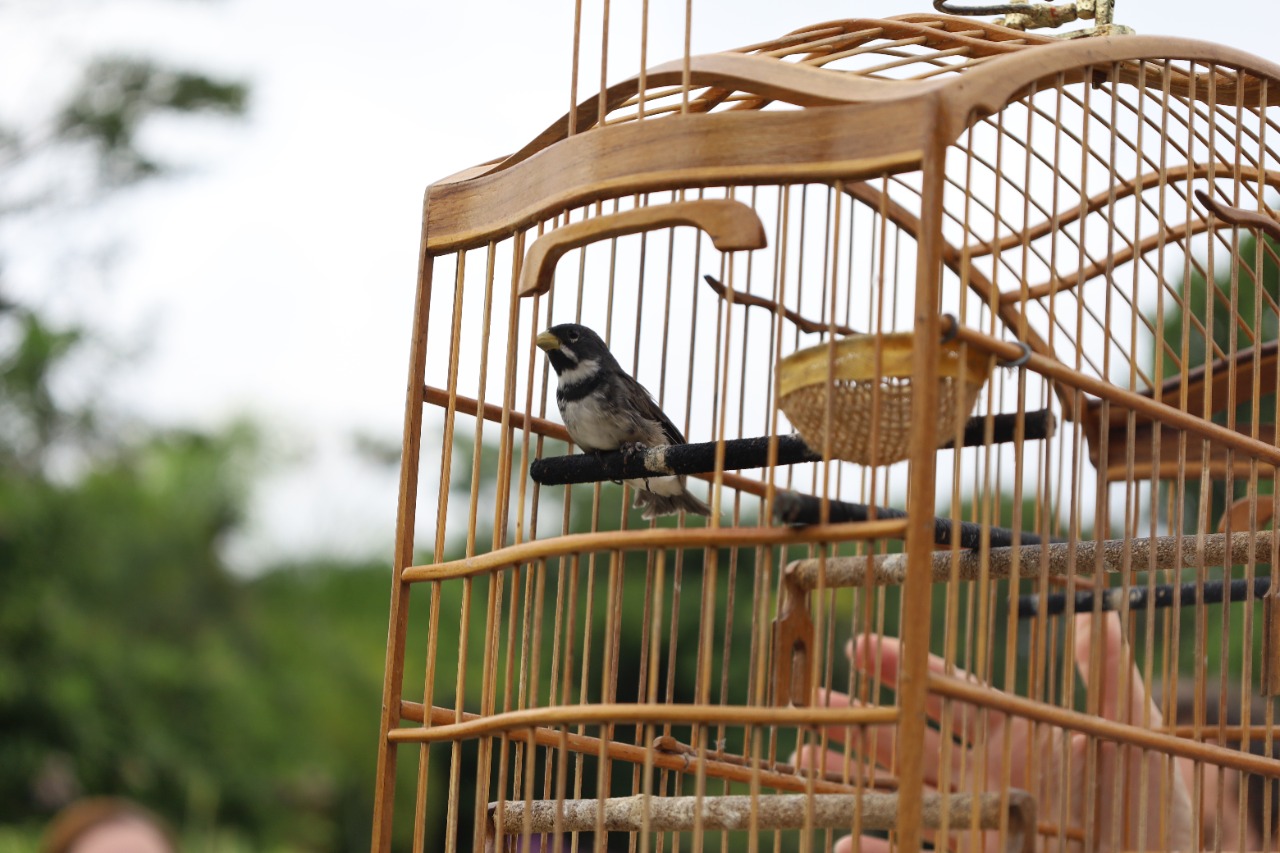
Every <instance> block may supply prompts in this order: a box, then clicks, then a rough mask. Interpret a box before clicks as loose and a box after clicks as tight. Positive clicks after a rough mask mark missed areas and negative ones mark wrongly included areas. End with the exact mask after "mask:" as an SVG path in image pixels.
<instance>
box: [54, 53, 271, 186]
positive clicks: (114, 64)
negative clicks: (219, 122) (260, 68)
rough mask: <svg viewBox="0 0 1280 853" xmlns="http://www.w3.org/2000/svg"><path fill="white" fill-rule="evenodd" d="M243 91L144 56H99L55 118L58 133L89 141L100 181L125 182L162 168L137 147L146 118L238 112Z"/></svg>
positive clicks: (241, 108)
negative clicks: (163, 64)
mask: <svg viewBox="0 0 1280 853" xmlns="http://www.w3.org/2000/svg"><path fill="white" fill-rule="evenodd" d="M248 95H249V89H248V87H247V86H246V85H245V84H243V83H234V82H226V81H221V80H217V79H214V78H212V77H208V76H206V75H204V74H197V73H192V72H190V71H185V70H179V69H174V68H166V67H163V66H160V65H157V64H155V63H153V62H150V61H147V60H141V59H133V58H124V57H109V58H102V59H98V60H96V61H94V62H93V63H91V64H90V66H89V67H88V68H87V69H86V70H85V73H84V78H83V80H82V82H81V84H80V88H79V89H78V91H77V92H76V93H75V94H74V95H73V96H72V98H71V100H70V102H69V103H68V104H67V105H66V107H64V108H63V110H62V113H61V115H60V116H59V118H58V132H59V134H60V135H61V136H62V137H63V138H65V139H69V140H81V141H85V142H88V143H90V144H91V145H92V146H93V148H94V153H95V154H96V159H97V163H98V168H99V174H100V176H101V177H102V178H103V179H104V181H105V182H106V183H108V184H123V183H130V182H132V181H136V180H139V179H141V178H145V177H148V176H151V175H154V174H156V173H157V172H160V171H161V170H162V168H163V166H162V164H161V163H160V162H159V161H158V160H156V159H155V158H154V157H152V156H151V155H149V154H147V153H145V152H143V151H142V150H141V149H140V148H139V147H138V141H137V140H138V132H139V130H140V128H141V127H142V125H143V123H144V122H145V121H146V120H147V119H148V118H150V117H152V116H155V115H158V114H164V113H185V114H193V113H208V112H217V113H224V114H228V115H240V114H241V113H243V112H244V109H245V106H246V104H247V102H248Z"/></svg>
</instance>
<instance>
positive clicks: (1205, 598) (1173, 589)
mask: <svg viewBox="0 0 1280 853" xmlns="http://www.w3.org/2000/svg"><path fill="white" fill-rule="evenodd" d="M1252 585H1253V596H1254V597H1255V598H1261V597H1262V596H1264V595H1266V594H1267V592H1268V591H1269V590H1270V589H1271V578H1270V577H1259V578H1254V579H1253V581H1252ZM1249 586H1250V581H1249V580H1248V579H1246V578H1237V579H1235V580H1233V581H1231V582H1229V583H1224V582H1223V581H1205V583H1204V585H1203V587H1202V586H1201V585H1200V584H1198V583H1195V582H1192V583H1184V584H1160V585H1159V586H1156V587H1154V588H1148V587H1145V586H1131V587H1129V588H1128V589H1125V588H1124V587H1113V588H1111V589H1105V590H1101V591H1100V593H1099V592H1097V591H1095V590H1092V589H1089V590H1081V591H1079V592H1077V593H1076V594H1075V605H1076V606H1075V612H1076V613H1092V612H1093V609H1094V595H1095V594H1100V595H1101V597H1102V601H1101V602H1100V604H1099V609H1100V610H1102V611H1104V612H1109V611H1117V610H1120V609H1121V608H1122V607H1123V606H1124V603H1125V601H1126V600H1127V601H1128V607H1129V609H1130V610H1147V609H1159V608H1162V607H1174V606H1178V605H1181V606H1182V607H1190V606H1192V605H1194V604H1197V603H1200V604H1221V603H1222V602H1224V601H1244V600H1245V599H1246V598H1248V597H1249ZM1179 588H1181V595H1178V592H1179ZM1067 598H1068V596H1067V594H1066V593H1062V592H1054V593H1049V594H1048V595H1046V596H1045V609H1044V612H1045V615H1046V616H1058V615H1061V614H1063V613H1066V612H1067ZM1039 615H1040V596H1039V595H1037V594H1032V595H1023V596H1019V597H1018V618H1019V619H1030V618H1032V617H1035V616H1039Z"/></svg>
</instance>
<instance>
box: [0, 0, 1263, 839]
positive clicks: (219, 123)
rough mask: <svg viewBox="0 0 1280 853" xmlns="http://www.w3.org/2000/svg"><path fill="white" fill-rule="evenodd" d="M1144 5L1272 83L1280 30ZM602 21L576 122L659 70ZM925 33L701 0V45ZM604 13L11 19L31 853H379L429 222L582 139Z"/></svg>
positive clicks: (14, 551) (2, 807) (617, 26)
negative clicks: (144, 817) (377, 768)
mask: <svg viewBox="0 0 1280 853" xmlns="http://www.w3.org/2000/svg"><path fill="white" fill-rule="evenodd" d="M1119 5H1120V8H1119V11H1118V14H1117V20H1118V21H1120V22H1122V23H1126V24H1129V25H1130V26H1133V27H1134V28H1136V29H1137V30H1138V32H1140V33H1144V34H1169V35H1179V36H1185V37H1195V38H1201V39H1206V40H1209V41H1216V42H1219V43H1223V44H1227V45H1231V46H1234V47H1238V48H1241V49H1243V50H1246V51H1248V52H1252V53H1256V54H1258V55H1263V56H1266V55H1268V53H1269V52H1271V51H1273V50H1274V41H1273V39H1274V35H1273V33H1274V26H1271V25H1273V24H1274V23H1275V14H1276V13H1275V10H1274V9H1273V8H1272V7H1271V4H1267V3H1262V2H1254V3H1250V2H1243V0H1237V2H1230V0H1229V2H1228V3H1227V4H1219V6H1218V7H1217V8H1216V9H1215V12H1216V13H1217V17H1215V18H1212V19H1209V18H1205V17H1203V16H1204V14H1205V13H1204V12H1203V11H1197V8H1198V7H1196V6H1193V5H1192V4H1191V3H1190V2H1161V3H1151V2H1147V3H1137V2H1132V0H1130V2H1127V3H1126V2H1123V1H1122V2H1121V3H1120V4H1119ZM583 6H584V8H583V12H582V14H583V19H582V28H583V33H584V37H583V43H584V48H583V56H582V68H583V70H582V72H581V78H580V83H579V92H578V98H579V99H581V98H585V97H587V96H588V95H590V94H592V93H594V92H595V91H596V90H597V89H598V87H599V81H600V79H601V77H602V76H603V77H604V78H605V79H607V81H608V82H610V83H613V82H617V81H618V80H621V79H624V78H626V77H628V76H631V75H632V74H634V73H636V71H637V70H638V67H639V64H640V61H641V60H640V53H639V50H640V38H639V32H640V22H641V3H640V0H631V1H630V2H625V3H613V4H612V5H611V6H609V7H608V11H607V16H606V8H605V7H602V6H601V4H599V3H586V4H583ZM928 6H929V4H928V3H927V2H925V0H918V2H911V3H906V2H897V1H896V0H882V2H879V3H875V4H867V3H859V4H849V3H836V2H812V3H807V4H776V3H754V2H752V3H741V2H739V3H732V4H731V3H713V2H705V3H701V4H698V5H697V6H695V8H694V10H693V17H692V19H691V20H692V33H691V43H692V48H693V50H694V52H709V51H715V50H723V49H727V48H731V47H736V46H740V45H745V44H750V43H752V42H755V41H759V40H762V39H766V38H769V37H772V36H776V35H779V34H781V33H783V32H787V31H789V30H792V29H795V28H797V27H800V26H802V25H806V24H810V23H814V22H817V21H822V20H829V19H834V18H843V17H852V16H875V15H892V14H899V13H904V12H911V11H926V10H927V9H928ZM648 7H649V14H650V26H649V32H648V58H647V64H649V65H656V64H659V63H661V62H665V61H667V60H670V59H675V58H678V57H679V56H680V54H681V51H682V49H683V42H684V35H685V34H684V20H685V5H684V3H683V2H659V0H653V2H651V3H649V4H648ZM573 15H574V4H572V3H569V2H559V3H555V4H549V3H527V2H526V3H517V2H494V3H483V4H482V3H474V4H470V3H453V4H447V3H434V4H427V3H421V2H408V0H370V2H366V3H362V4H359V5H358V6H357V5H356V4H339V3H332V2H313V3H297V2H293V3H290V2H284V0H252V2H251V0H0V853H8V851H20V850H33V849H36V846H37V844H38V839H39V837H40V832H41V830H42V827H43V826H44V825H45V823H46V822H47V821H48V819H49V817H50V816H51V815H52V814H54V813H55V812H56V811H57V810H58V809H59V808H60V807H62V806H63V805H65V804H66V803H68V802H70V801H72V800H74V799H76V798H77V797H80V796H83V795H87V794H122V795H127V796H130V797H133V798H135V799H137V800H138V801H140V802H143V803H145V804H146V805H148V806H149V807H150V808H152V809H154V810H156V811H157V812H159V813H160V814H162V815H163V816H164V817H165V818H166V819H167V820H169V821H170V822H171V824H172V825H173V826H174V827H176V829H177V830H178V832H179V834H180V835H181V836H182V837H183V838H184V839H185V840H186V842H187V846H188V847H189V848H190V849H207V850H317V851H322V850H323V851H328V850H333V851H337V850H358V849H361V848H362V847H365V846H366V845H367V844H368V832H369V819H370V814H371V808H372V797H373V765H374V759H375V756H376V736H377V728H378V709H379V704H380V683H381V677H382V668H383V659H384V647H385V640H386V619H387V600H388V598H387V596H388V592H389V587H390V583H389V581H390V568H389V562H390V554H391V545H392V541H391V537H392V530H393V526H394V520H395V492H396V477H397V465H398V460H399V440H400V427H401V422H402V417H403V404H404V376H405V370H406V367H407V356H408V336H409V323H410V311H411V308H412V304H413V288H414V281H415V273H416V263H417V248H418V234H419V229H420V226H421V222H420V217H421V202H422V193H423V191H424V189H425V187H426V186H427V185H428V184H429V183H430V182H431V181H433V180H435V179H438V178H441V177H444V176H446V175H449V174H451V173H453V172H456V171H458V170H460V169H462V168H465V167H467V166H470V165H474V164H476V163H479V162H483V161H485V160H488V159H491V158H493V157H497V156H501V155H503V154H505V153H509V152H511V151H514V150H516V149H518V148H519V147H521V146H522V145H523V144H524V143H525V142H526V141H527V140H528V139H529V138H531V137H532V136H534V135H535V134H537V133H538V132H539V131H541V130H542V129H543V128H544V127H546V126H547V125H548V124H550V123H551V122H552V121H553V120H555V119H556V118H558V117H559V116H561V115H563V113H564V112H565V111H566V109H567V108H568V105H569V103H570V100H571V98H570V93H569V79H570V76H569V75H570V63H571V45H572V38H573ZM1196 15H1199V16H1200V17H1196ZM606 17H607V21H608V24H607V27H606ZM606 32H607V34H608V39H609V41H608V44H609V50H608V63H609V64H608V67H607V68H604V69H602V68H601V67H600V56H601V49H600V48H601V43H602V40H603V35H604V34H605V33H606ZM424 529H425V528H424ZM423 538H424V541H429V540H430V538H431V537H430V536H427V537H423ZM419 677H420V676H419Z"/></svg>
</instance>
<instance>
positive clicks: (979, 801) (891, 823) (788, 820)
mask: <svg viewBox="0 0 1280 853" xmlns="http://www.w3.org/2000/svg"><path fill="white" fill-rule="evenodd" d="M1002 800H1007V803H1008V827H1009V835H1008V839H1007V842H1006V845H1005V851H1006V853H1030V851H1031V850H1032V842H1033V841H1034V839H1035V829H1036V806H1035V800H1034V799H1032V797H1031V795H1030V794H1028V793H1026V792H1025V791H1019V790H1010V791H1008V792H1007V794H1001V793H985V794H978V795H976V796H974V795H972V794H951V795H950V796H948V797H947V798H946V801H945V803H944V800H943V796H942V794H938V793H927V794H924V801H923V818H924V827H925V829H938V828H939V827H941V826H942V819H943V816H944V813H945V814H946V815H947V817H949V821H948V825H949V826H950V827H952V829H953V830H956V831H961V830H963V829H966V828H968V827H970V826H972V825H973V820H974V817H975V816H976V818H977V824H978V828H980V829H986V830H996V829H999V828H1000V824H1001V818H1002V817H1003V815H1002V812H1001V802H1002ZM602 814H603V819H602ZM489 817H490V819H489V820H488V821H487V822H486V827H487V835H488V837H487V838H486V845H485V849H486V850H489V851H498V850H501V849H502V848H501V847H499V846H496V844H495V836H498V835H515V834H519V833H525V832H528V833H531V834H532V833H547V832H555V831H557V830H558V831H560V832H590V831H601V830H603V831H606V832H639V831H641V830H642V829H645V828H648V830H649V831H651V832H689V831H692V830H693V829H694V828H695V827H696V826H700V827H701V828H702V829H703V830H746V829H751V828H753V827H754V828H757V829H761V830H778V829H805V828H808V829H844V830H849V829H851V828H852V827H853V826H854V824H855V822H856V823H858V824H859V825H860V826H861V828H862V829H864V830H890V829H894V828H895V827H896V826H897V819H898V795H897V794H896V793H895V794H882V793H871V792H868V793H863V794H815V795H814V796H812V797H808V796H804V795H796V794H767V795H763V796H759V797H750V796H745V795H732V796H722V797H645V796H643V795H637V796H632V797H614V798H611V799H607V800H604V801H603V802H601V801H600V800H561V801H557V800H535V801H533V802H529V803H526V802H522V801H519V800H517V801H513V802H505V803H502V807H501V808H499V807H498V804H496V803H490V804H489ZM753 817H754V821H753Z"/></svg>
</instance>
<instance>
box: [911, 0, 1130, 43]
mask: <svg viewBox="0 0 1280 853" xmlns="http://www.w3.org/2000/svg"><path fill="white" fill-rule="evenodd" d="M933 8H934V9H936V10H938V11H939V12H942V13H943V14H947V15H978V16H982V15H1004V17H1003V18H1001V19H999V20H998V21H996V23H997V24H1000V25H1001V26H1005V27H1008V28H1009V29H1011V30H1036V29H1053V28H1056V27H1060V26H1062V25H1063V24H1069V23H1071V22H1072V21H1076V20H1090V19H1092V20H1095V21H1097V26H1094V27H1091V28H1089V29H1086V30H1075V31H1072V32H1070V33H1064V34H1063V36H1062V38H1082V37H1085V36H1111V35H1127V34H1132V33H1133V29H1132V28H1130V27H1126V26H1122V25H1119V24H1114V23H1112V17H1113V16H1114V14H1115V0H1075V2H1074V3H1062V4H1060V5H1056V6H1055V5H1054V4H1052V3H1028V2H1025V1H1024V2H1017V0H1014V2H1011V3H996V4H989V5H985V6H965V5H960V4H956V3H954V2H952V0H933Z"/></svg>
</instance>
